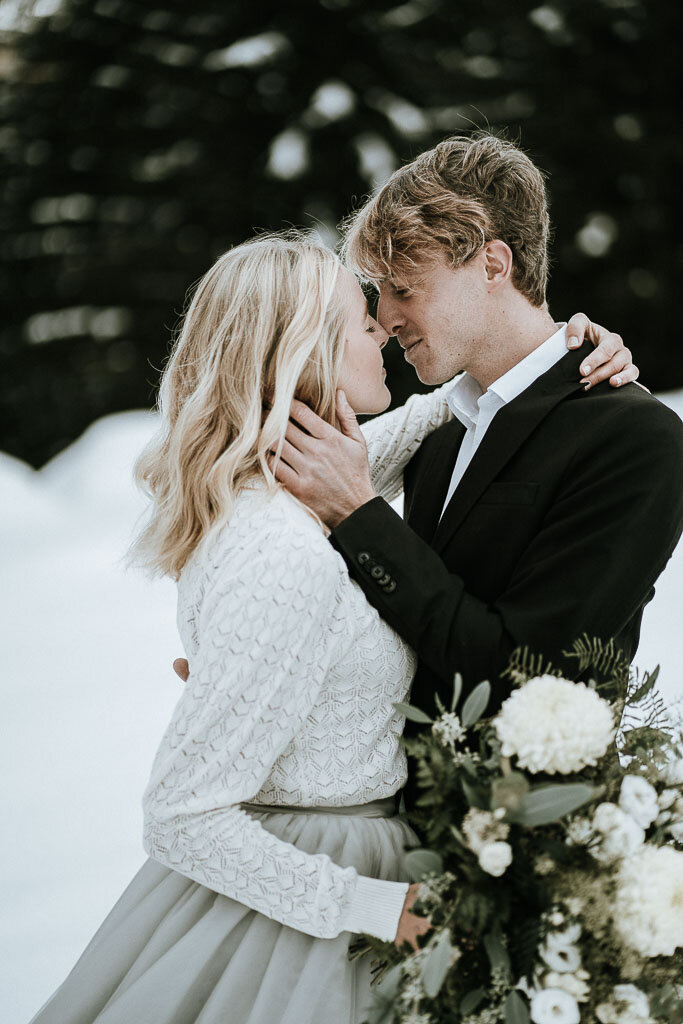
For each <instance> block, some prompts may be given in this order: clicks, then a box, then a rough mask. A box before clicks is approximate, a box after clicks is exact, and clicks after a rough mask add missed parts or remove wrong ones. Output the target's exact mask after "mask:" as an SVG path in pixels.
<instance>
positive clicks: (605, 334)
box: [567, 313, 647, 391]
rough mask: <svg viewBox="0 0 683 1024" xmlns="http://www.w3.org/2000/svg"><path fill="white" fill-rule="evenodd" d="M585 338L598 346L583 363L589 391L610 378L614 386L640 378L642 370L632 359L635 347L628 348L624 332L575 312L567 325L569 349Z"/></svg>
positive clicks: (579, 343)
mask: <svg viewBox="0 0 683 1024" xmlns="http://www.w3.org/2000/svg"><path fill="white" fill-rule="evenodd" d="M584 341H590V342H591V344H592V345H593V346H594V347H595V352H594V353H593V355H592V356H590V357H589V358H588V359H585V360H584V361H583V363H582V364H581V373H582V375H583V384H584V387H585V390H586V391H588V389H589V388H591V387H595V385H596V384H600V383H601V382H602V381H603V380H608V379H609V382H610V384H611V385H612V387H614V388H620V387H622V386H623V385H624V384H628V383H630V382H631V381H636V380H637V379H638V377H639V375H640V370H639V369H638V367H637V366H634V365H633V363H632V362H631V358H632V354H631V350H630V349H628V348H626V346H625V345H624V342H623V339H622V337H621V335H619V334H612V333H610V331H607V330H606V329H605V328H604V327H601V326H600V324H594V323H591V321H590V320H589V319H588V317H587V316H586V314H585V313H575V314H574V316H573V317H572V318H571V320H570V321H569V323H568V324H567V348H580V347H581V345H582V344H583V342H584ZM639 386H640V387H642V384H641V385H639ZM645 390H646V391H647V388H646V389H645Z"/></svg>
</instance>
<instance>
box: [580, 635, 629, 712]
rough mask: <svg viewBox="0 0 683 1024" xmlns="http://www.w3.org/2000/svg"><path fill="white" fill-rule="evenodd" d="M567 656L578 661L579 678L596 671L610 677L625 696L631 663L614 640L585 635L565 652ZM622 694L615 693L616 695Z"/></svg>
mask: <svg viewBox="0 0 683 1024" xmlns="http://www.w3.org/2000/svg"><path fill="white" fill-rule="evenodd" d="M564 654H565V657H567V658H575V659H576V661H577V663H578V664H577V678H581V679H582V678H584V676H585V674H586V673H587V672H596V673H597V674H598V675H599V676H600V677H609V678H610V681H611V683H612V686H613V687H615V688H616V689H617V690H618V691H619V692H620V694H621V692H622V691H623V694H621V695H624V696H625V693H626V688H627V685H628V678H629V669H630V664H629V662H628V660H627V658H625V657H624V654H623V652H622V651H619V650H617V649H616V648H615V646H614V640H613V639H610V640H609V642H608V643H605V642H604V641H602V640H600V639H598V638H597V637H593V638H591V637H589V636H588V634H587V633H584V635H583V637H581V638H580V639H579V640H575V641H574V644H573V646H572V649H571V651H565V652H564ZM620 694H616V693H615V694H614V696H615V697H616V696H617V695H620Z"/></svg>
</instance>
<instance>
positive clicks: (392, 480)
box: [361, 378, 455, 501]
mask: <svg viewBox="0 0 683 1024" xmlns="http://www.w3.org/2000/svg"><path fill="white" fill-rule="evenodd" d="M454 380H455V378H454V379H453V380H450V381H448V382H447V383H446V384H443V385H442V386H441V387H439V388H437V389H436V390H435V391H431V392H430V393H429V394H427V395H412V397H411V398H409V399H408V401H407V402H406V403H405V405H402V406H400V407H399V408H398V409H394V410H393V411H392V412H387V413H384V414H383V415H382V416H376V417H375V419H373V420H370V421H369V422H368V423H365V424H363V427H362V428H361V429H362V431H363V434H364V436H365V440H366V443H367V446H368V459H369V462H370V472H371V476H372V483H373V486H374V488H375V491H376V492H377V494H378V496H379V497H381V498H384V499H385V500H386V501H392V500H393V499H394V498H396V497H398V495H399V494H400V493H401V491H402V490H403V470H404V469H405V467H406V466H407V465H408V463H409V462H410V460H411V459H412V457H413V455H414V454H415V452H416V451H417V449H418V448H419V447H420V445H421V444H422V442H423V441H424V439H425V437H427V435H428V434H431V432H432V431H433V430H436V429H437V427H440V426H442V425H443V424H444V423H447V422H448V420H450V419H452V416H453V414H452V412H451V411H450V409H449V407H448V402H447V399H446V396H447V394H448V392H449V391H450V389H451V388H452V386H453V383H454Z"/></svg>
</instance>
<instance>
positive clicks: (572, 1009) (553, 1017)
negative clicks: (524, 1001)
mask: <svg viewBox="0 0 683 1024" xmlns="http://www.w3.org/2000/svg"><path fill="white" fill-rule="evenodd" d="M531 1019H532V1021H534V1024H579V1021H580V1019H581V1017H580V1014H579V1004H578V1003H577V1001H576V999H574V996H572V995H570V994H569V992H565V991H564V989H561V988H545V989H542V990H541V991H540V992H536V993H535V995H534V996H533V998H532V1000H531Z"/></svg>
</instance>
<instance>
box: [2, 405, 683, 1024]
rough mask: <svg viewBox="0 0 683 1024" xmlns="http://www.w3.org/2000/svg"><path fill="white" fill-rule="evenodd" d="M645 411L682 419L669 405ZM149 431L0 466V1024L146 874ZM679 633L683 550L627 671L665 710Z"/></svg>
mask: <svg viewBox="0 0 683 1024" xmlns="http://www.w3.org/2000/svg"><path fill="white" fill-rule="evenodd" d="M660 397H662V399H663V400H664V401H666V402H667V404H669V405H671V406H672V407H674V408H675V409H676V410H677V412H678V413H679V415H681V417H682V418H683V391H680V392H674V393H670V394H668V395H663V396H660ZM155 424H156V421H155V418H154V416H153V415H152V414H150V413H146V412H129V413H122V414H119V415H116V416H110V417H107V418H106V419H103V420H100V421H99V422H97V423H95V424H94V425H93V426H92V427H90V429H89V430H88V431H86V433H85V434H84V435H83V437H81V438H80V439H79V440H78V441H77V442H76V443H75V444H74V445H72V446H71V448H69V449H68V450H67V451H65V452H63V453H62V454H61V455H59V456H57V458H55V459H53V461H52V462H51V463H49V464H48V465H47V466H46V467H45V468H44V469H42V470H41V471H39V472H34V471H33V470H31V469H30V468H29V467H27V466H26V465H24V464H23V463H21V462H18V461H17V460H15V459H11V458H9V457H8V456H3V455H0V493H1V494H2V504H1V506H0V550H1V551H2V568H3V587H2V595H1V597H0V601H1V605H0V621H1V622H2V637H3V641H2V646H1V648H0V665H1V666H2V677H1V678H2V683H1V684H0V685H1V688H2V700H3V713H2V724H3V733H4V734H3V737H2V744H1V748H0V749H1V753H0V757H1V758H2V761H1V762H0V770H1V771H2V779H3V783H4V785H3V792H4V800H5V803H4V808H3V812H2V821H3V825H4V828H3V843H2V846H1V847H0V886H1V890H0V904H1V905H2V908H3V914H2V921H1V924H0V935H1V939H0V942H1V944H2V948H1V949H0V963H1V964H2V968H1V969H0V976H1V979H2V980H1V981H0V1006H2V1008H3V1010H2V1020H3V1022H4V1024H26V1022H27V1021H28V1020H29V1018H30V1017H31V1016H32V1014H33V1013H34V1012H35V1011H36V1010H37V1009H38V1008H39V1007H40V1006H41V1005H42V1003H43V1002H44V1001H45V999H46V998H47V997H48V996H49V995H50V993H51V992H52V991H53V990H54V989H55V988H56V987H57V985H58V984H59V983H60V982H61V981H62V980H63V978H64V977H65V975H66V974H67V973H68V971H69V970H70V968H71V967H72V965H73V964H74V962H75V960H76V958H77V957H78V955H79V954H80V952H81V951H82V949H83V948H84V946H85V945H86V944H87V942H88V940H89V939H90V938H91V936H92V935H93V933H94V932H95V930H96V929H97V927H98V926H99V924H100V923H101V921H102V919H103V918H104V917H105V916H106V914H107V913H108V911H109V910H110V909H111V907H112V905H113V904H114V902H115V901H116V899H117V898H118V896H119V895H120V894H121V892H122V891H123V889H124V888H125V887H126V885H127V884H128V882H129V881H130V879H131V878H132V876H133V874H134V873H135V872H136V871H137V869H138V868H139V867H140V865H141V864H142V863H143V861H144V859H145V854H144V851H143V850H142V846H141V841H140V836H141V827H142V815H141V810H140V797H141V794H142V790H143V788H144V786H145V783H146V781H147V776H148V773H149V769H150V765H151V761H152V757H153V755H154V752H155V750H156V746H157V743H158V741H159V739H160V737H161V734H162V732H163V730H164V728H165V725H166V723H167V721H168V718H169V716H170V714H171V711H172V708H173V706H174V704H175V701H176V700H177V697H178V695H179V693H180V687H181V683H180V682H179V680H178V679H177V678H176V676H175V675H174V674H173V671H172V668H171V663H172V660H173V658H174V657H176V656H177V655H179V654H181V653H182V651H181V646H180V641H179V639H178V637H177V633H176V628H175V591H174V586H173V585H172V584H171V583H168V582H149V581H147V580H145V579H144V578H143V577H141V576H140V575H139V574H137V573H135V572H132V571H128V572H126V571H124V569H123V567H122V565H121V556H122V555H123V553H124V551H125V548H126V545H127V541H128V539H129V537H130V534H131V532H132V528H133V524H134V523H135V521H136V519H137V517H138V515H139V514H140V512H141V511H142V508H143V501H142V499H141V498H140V496H139V495H138V494H137V493H136V491H135V489H134V487H133V485H132V482H131V466H132V463H133V461H134V458H135V456H136V454H137V453H138V452H139V450H140V449H141V447H142V446H143V445H144V443H145V441H146V440H147V438H148V437H149V436H150V435H151V433H152V432H153V430H154V428H155ZM625 557H628V554H627V553H625ZM682 621H683V544H682V545H680V546H679V549H678V551H677V553H676V554H675V555H674V558H673V559H672V561H671V562H670V563H669V566H668V568H667V569H666V571H665V573H664V574H663V576H662V577H661V579H660V581H659V584H658V587H657V596H656V598H655V600H654V601H653V602H652V604H651V605H650V606H649V607H648V609H647V611H646V613H645V618H644V628H643V635H642V640H641V646H640V651H639V654H638V658H637V662H638V664H639V665H641V666H642V667H644V668H648V667H652V666H654V665H655V664H656V663H657V662H661V665H662V674H661V689H662V693H663V694H664V696H665V697H666V699H667V700H670V701H674V700H678V699H680V698H681V695H682V694H683V681H682V680H681V676H680V665H681V664H682V663H683V630H681V622H682Z"/></svg>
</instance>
